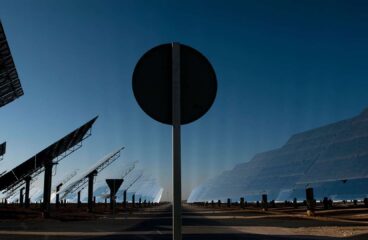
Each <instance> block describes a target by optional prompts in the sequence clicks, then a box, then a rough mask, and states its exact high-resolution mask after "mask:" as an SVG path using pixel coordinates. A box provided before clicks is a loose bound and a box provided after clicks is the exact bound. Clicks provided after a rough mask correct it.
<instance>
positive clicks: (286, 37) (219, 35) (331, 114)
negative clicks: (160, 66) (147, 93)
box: [0, 0, 368, 198]
mask: <svg viewBox="0 0 368 240" xmlns="http://www.w3.org/2000/svg"><path fill="white" fill-rule="evenodd" d="M367 13H368V3H367V2H366V1H348V0H346V1H329V0H325V1H319V0H318V1H317V0H315V1H313V0H312V1H309V0H308V1H301V0H300V1H286V0H285V1H260V0H257V1H245V0H244V1H230V0H227V1H212V0H211V1H198V0H196V1H188V0H186V1H159V0H155V1H153V0H152V1H148V0H146V1H138V0H134V1H133V0H132V1H124V0H121V1H108V0H99V1H92V0H88V1H87V0H85V1H82V0H79V1H75V0H63V1H61V0H59V1H46V0H45V1H36V0H9V1H5V0H0V18H1V20H2V23H3V25H4V28H5V31H6V34H7V38H8V41H9V44H10V47H11V50H12V54H13V57H14V61H15V64H16V66H17V70H18V74H19V76H20V80H21V83H22V86H23V89H24V92H25V95H24V96H23V97H21V98H20V99H18V100H17V101H15V102H12V103H10V104H8V105H7V106H5V107H3V108H1V109H0V141H7V142H8V146H7V147H8V149H7V154H6V155H5V160H4V161H3V162H2V164H1V165H0V167H1V168H2V169H11V168H12V167H14V166H16V165H17V164H19V163H21V162H22V161H24V160H25V159H27V158H29V157H30V156H32V155H34V154H35V153H37V152H38V151H40V150H42V149H43V148H44V147H46V146H48V145H49V144H51V143H52V142H54V141H55V140H57V139H59V138H60V137H62V136H64V135H65V134H66V133H68V132H70V131H72V130H74V129H75V128H76V127H79V126H80V125H81V124H83V123H85V122H86V121H88V120H90V119H91V118H92V117H94V116H96V115H99V119H98V120H97V122H96V124H95V126H94V128H93V135H92V137H91V138H90V139H88V140H87V141H86V142H85V144H84V147H83V148H82V149H80V150H79V151H78V152H76V153H74V154H73V155H71V156H70V157H68V158H67V159H65V160H63V161H62V162H61V164H60V165H59V166H58V168H57V172H56V177H55V179H57V178H61V177H62V176H64V175H65V174H66V173H67V172H68V171H71V170H72V169H74V168H80V169H83V170H84V169H86V168H88V167H89V166H90V165H91V164H93V163H94V162H96V161H97V160H99V159H100V158H101V157H103V156H104V155H106V154H107V153H109V152H111V151H113V150H115V149H117V148H118V147H120V146H125V147H126V149H125V150H123V152H122V159H121V161H120V162H117V163H116V165H114V166H119V164H120V165H121V164H122V163H123V161H134V160H138V161H140V167H141V168H142V169H144V170H145V172H146V173H147V174H149V175H151V176H153V177H156V178H157V179H158V180H159V182H160V184H161V185H162V186H163V187H164V188H165V190H166V192H165V193H164V197H167V196H168V195H169V193H168V191H167V190H169V192H170V188H171V129H170V127H169V126H167V125H162V124H160V123H158V122H155V121H154V120H152V119H150V118H149V117H148V116H147V115H145V113H144V112H143V111H142V110H141V109H140V108H139V106H138V104H137V103H136V101H135V99H134V96H133V93H132V87H131V77H132V73H133V69H134V66H135V64H136V62H137V61H138V59H139V58H140V57H141V55H142V54H143V53H145V52H146V51H147V50H149V49H150V48H152V47H154V46H156V45H158V44H161V43H167V42H172V41H178V42H181V43H183V44H187V45H190V46H192V47H194V48H196V49H198V50H199V51H201V52H202V53H203V54H204V55H205V56H207V58H208V59H209V60H210V61H211V63H212V64H213V67H214V69H215V71H216V74H217V78H218V95H217V98H216V100H215V103H214V105H213V106H212V108H211V109H210V111H209V112H208V113H207V114H206V115H205V116H204V117H203V118H201V119H200V120H199V121H197V122H195V123H192V124H190V125H186V126H184V127H183V133H182V135H183V141H182V144H183V145H182V155H183V156H182V165H183V168H182V175H183V196H184V198H186V197H187V196H188V194H189V193H190V191H191V189H192V188H193V187H195V186H196V185H198V184H199V183H201V182H203V181H204V180H206V179H208V178H210V177H213V176H215V175H217V174H219V173H221V172H222V171H223V170H227V169H231V168H232V167H233V166H234V165H235V164H237V163H241V162H245V161H249V160H250V159H251V157H252V156H253V155H254V154H255V153H257V152H261V151H266V150H270V149H273V148H277V147H280V146H281V145H282V144H284V143H285V141H287V139H288V138H289V137H290V135H292V134H294V133H297V132H300V131H304V130H308V129H311V128H314V127H318V126H321V125H324V124H328V123H331V122H334V121H337V120H341V119H344V118H349V117H352V116H354V115H356V114H358V113H359V112H360V111H361V110H362V109H363V108H365V107H367V106H368V94H367V88H368V61H367V59H368V44H367V42H368V14H367ZM113 169H116V167H115V168H113Z"/></svg>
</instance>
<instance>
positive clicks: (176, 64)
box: [172, 43, 182, 240]
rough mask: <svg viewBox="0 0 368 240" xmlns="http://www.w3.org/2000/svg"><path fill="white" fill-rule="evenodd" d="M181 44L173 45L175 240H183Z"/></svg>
mask: <svg viewBox="0 0 368 240" xmlns="http://www.w3.org/2000/svg"><path fill="white" fill-rule="evenodd" d="M180 114H181V104H180V44H179V43H173V44H172V125H173V239H174V240H181V239H182V234H181V143H180V138H181V137H180V124H181V122H180V119H181V116H180Z"/></svg>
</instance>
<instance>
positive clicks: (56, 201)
mask: <svg viewBox="0 0 368 240" xmlns="http://www.w3.org/2000/svg"><path fill="white" fill-rule="evenodd" d="M61 186H63V184H62V183H60V184H59V185H57V186H56V192H57V193H56V200H55V205H56V207H57V208H59V206H60V193H59V191H60V188H61Z"/></svg>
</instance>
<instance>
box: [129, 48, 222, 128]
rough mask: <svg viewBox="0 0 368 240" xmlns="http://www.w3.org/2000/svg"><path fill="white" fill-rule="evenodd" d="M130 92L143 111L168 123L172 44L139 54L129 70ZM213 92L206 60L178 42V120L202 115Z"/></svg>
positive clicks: (213, 78)
mask: <svg viewBox="0 0 368 240" xmlns="http://www.w3.org/2000/svg"><path fill="white" fill-rule="evenodd" d="M133 92H134V96H135V98H136V100H137V102H138V104H139V106H140V107H141V108H142V109H143V111H144V112H145V113H147V114H148V115H149V116H150V117H152V118H153V119H155V120H157V121H159V122H162V123H166V124H170V125H171V124H172V44H170V43H169V44H163V45H159V46H157V47H154V48H152V49H151V50H149V51H148V52H146V53H145V54H144V55H143V56H142V57H141V59H140V60H139V61H138V63H137V65H136V66H135V69H134V72H133ZM216 92H217V80H216V74H215V71H214V69H213V68H212V66H211V64H210V62H209V61H208V60H207V59H206V57H205V56H203V55H202V54H201V53H200V52H198V51H197V50H195V49H193V48H191V47H189V46H186V45H182V44H180V97H181V101H180V104H181V121H180V123H181V124H187V123H190V122H193V121H195V120H197V119H199V118H200V117H202V116H203V115H204V114H205V113H206V112H207V111H208V110H209V109H210V107H211V105H212V104H213V102H214V100H215V97H216Z"/></svg>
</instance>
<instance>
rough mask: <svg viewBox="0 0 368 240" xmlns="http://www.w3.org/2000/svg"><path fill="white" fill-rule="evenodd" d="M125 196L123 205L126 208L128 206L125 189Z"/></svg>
mask: <svg viewBox="0 0 368 240" xmlns="http://www.w3.org/2000/svg"><path fill="white" fill-rule="evenodd" d="M123 197H124V201H123V206H124V208H126V207H127V190H124V195H123Z"/></svg>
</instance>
